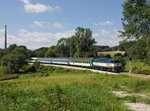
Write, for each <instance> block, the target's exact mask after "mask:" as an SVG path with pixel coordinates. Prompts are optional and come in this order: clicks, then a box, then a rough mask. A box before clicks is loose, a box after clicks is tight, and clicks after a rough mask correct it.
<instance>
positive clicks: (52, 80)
mask: <svg viewBox="0 0 150 111" xmlns="http://www.w3.org/2000/svg"><path fill="white" fill-rule="evenodd" d="M56 69H57V68H56V67H50V70H51V71H50V72H49V74H50V76H47V77H39V76H38V74H24V75H21V77H19V78H18V80H17V81H16V80H11V81H4V82H3V81H1V82H0V109H1V110H2V111H3V110H8V111H33V110H36V111H43V110H44V111H66V110H69V111H92V110H94V111H129V110H128V108H127V107H126V106H125V105H123V102H124V100H129V101H132V102H137V101H141V102H143V101H145V102H147V103H149V99H147V100H143V99H139V98H137V97H136V96H131V97H126V98H123V99H118V97H115V96H114V95H113V94H112V93H111V92H110V91H114V90H123V91H131V92H133V93H136V92H140V93H144V94H146V95H148V94H149V91H150V87H149V85H150V81H149V80H144V79H140V78H134V77H132V78H130V77H127V76H121V75H119V76H118V75H103V74H97V73H92V72H87V71H86V72H84V71H80V70H78V72H77V71H76V70H73V69H60V70H59V69H57V70H59V71H58V72H57V71H56ZM64 70H67V71H64ZM55 71H56V72H57V73H55V74H53V75H51V74H52V73H53V72H55ZM61 71H62V72H61ZM58 73H60V74H58ZM32 75H34V76H36V77H32ZM23 77H26V78H23Z"/></svg>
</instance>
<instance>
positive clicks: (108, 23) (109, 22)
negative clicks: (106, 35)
mask: <svg viewBox="0 0 150 111" xmlns="http://www.w3.org/2000/svg"><path fill="white" fill-rule="evenodd" d="M112 24H113V23H112V22H111V21H108V20H107V21H105V22H98V23H94V25H96V26H98V25H99V26H108V25H112Z"/></svg>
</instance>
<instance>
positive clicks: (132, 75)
mask: <svg viewBox="0 0 150 111" xmlns="http://www.w3.org/2000/svg"><path fill="white" fill-rule="evenodd" d="M42 65H44V66H54V67H62V68H69V69H78V70H89V71H92V72H96V73H103V74H111V75H126V76H131V77H142V78H146V79H150V75H143V74H135V73H127V72H121V73H114V72H108V71H101V70H96V69H90V68H84V67H75V66H67V65H65V66H64V65H59V64H42Z"/></svg>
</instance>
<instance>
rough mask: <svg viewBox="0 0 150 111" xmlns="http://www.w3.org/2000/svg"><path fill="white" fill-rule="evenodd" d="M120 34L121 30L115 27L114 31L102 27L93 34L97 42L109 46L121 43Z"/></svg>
mask: <svg viewBox="0 0 150 111" xmlns="http://www.w3.org/2000/svg"><path fill="white" fill-rule="evenodd" d="M118 35H119V32H118V30H117V29H114V30H112V31H108V30H105V29H102V30H99V31H98V32H95V33H94V34H93V36H94V37H95V39H96V41H97V44H99V45H108V46H116V45H118V44H119V41H121V38H119V37H118Z"/></svg>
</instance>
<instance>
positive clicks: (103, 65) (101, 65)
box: [30, 57, 123, 73]
mask: <svg viewBox="0 0 150 111" xmlns="http://www.w3.org/2000/svg"><path fill="white" fill-rule="evenodd" d="M30 62H32V63H34V62H39V63H42V64H61V65H69V66H78V67H87V68H93V69H98V70H105V71H112V72H118V73H119V72H122V71H123V65H122V63H121V62H120V61H119V60H117V59H107V58H37V57H32V60H31V61H30Z"/></svg>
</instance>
